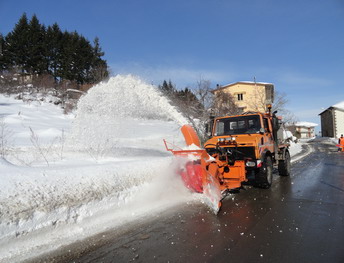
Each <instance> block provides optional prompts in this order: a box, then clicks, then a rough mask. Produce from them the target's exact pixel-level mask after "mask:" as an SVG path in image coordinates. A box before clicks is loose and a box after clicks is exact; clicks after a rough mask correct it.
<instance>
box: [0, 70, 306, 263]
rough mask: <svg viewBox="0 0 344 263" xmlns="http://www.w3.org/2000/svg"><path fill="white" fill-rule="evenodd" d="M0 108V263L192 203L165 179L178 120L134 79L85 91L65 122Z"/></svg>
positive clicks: (44, 108)
mask: <svg viewBox="0 0 344 263" xmlns="http://www.w3.org/2000/svg"><path fill="white" fill-rule="evenodd" d="M0 110H1V111H0V118H1V120H2V121H1V123H0V124H1V125H0V130H1V131H3V134H4V135H6V136H5V137H6V139H7V140H6V143H5V144H4V145H3V147H2V149H3V150H4V151H3V152H4V155H5V156H4V157H5V158H0V176H1V180H0V262H16V261H21V260H23V259H27V258H30V257H31V256H37V255H38V254H39V253H43V252H46V251H49V250H52V249H56V247H58V246H59V245H63V244H67V243H71V242H74V241H76V240H78V239H81V238H85V237H87V236H90V235H92V234H95V233H97V232H100V231H103V230H106V229H108V228H113V227H116V226H118V225H121V224H124V223H126V222H129V221H132V220H138V219H139V218H141V217H142V216H146V215H148V214H150V215H154V214H155V213H156V212H157V211H160V210H161V209H167V208H169V207H172V206H174V205H176V204H179V203H188V202H193V201H195V200H198V201H199V200H200V199H199V198H200V197H199V195H193V194H190V192H189V191H187V190H186V188H185V187H184V186H183V183H182V182H181V180H180V178H179V176H177V175H175V174H174V173H173V170H174V169H173V167H172V160H173V157H172V156H171V154H170V153H168V152H166V150H165V147H164V144H163V139H167V140H168V141H169V142H171V143H174V144H176V145H180V146H183V145H184V140H183V138H182V135H181V133H180V130H179V129H180V127H181V125H182V124H185V123H186V122H187V121H186V120H185V119H184V117H183V116H182V115H181V114H180V113H179V112H178V111H176V109H175V108H173V107H172V106H171V105H170V104H169V103H168V101H167V100H166V99H165V98H163V97H162V96H161V95H160V93H159V92H158V90H157V89H156V88H155V87H153V86H151V85H148V84H146V83H144V82H142V81H141V80H140V79H139V78H136V77H133V76H116V77H113V78H111V79H110V80H109V81H108V82H106V83H101V84H99V85H97V86H95V87H93V88H92V89H91V90H90V91H89V93H88V94H87V95H85V96H84V97H83V98H81V100H80V102H79V104H78V109H77V111H76V112H75V113H74V114H71V115H64V114H63V112H62V110H61V109H60V108H59V107H57V106H55V105H52V104H49V103H44V102H37V101H34V102H30V103H23V102H22V101H18V100H15V99H13V98H12V97H5V96H3V95H0ZM294 149H295V150H293V154H295V153H296V152H298V151H299V150H300V148H294ZM0 150H1V149H0Z"/></svg>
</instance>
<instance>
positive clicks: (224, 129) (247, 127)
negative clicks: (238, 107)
mask: <svg viewBox="0 0 344 263" xmlns="http://www.w3.org/2000/svg"><path fill="white" fill-rule="evenodd" d="M260 128H261V125H260V118H259V115H249V116H240V117H230V118H224V119H218V120H216V127H215V134H214V135H215V136H222V135H233V134H250V133H259V130H260Z"/></svg>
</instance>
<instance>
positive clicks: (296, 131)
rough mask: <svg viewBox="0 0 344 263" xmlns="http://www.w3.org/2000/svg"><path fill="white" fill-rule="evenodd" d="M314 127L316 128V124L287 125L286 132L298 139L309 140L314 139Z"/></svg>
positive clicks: (299, 123)
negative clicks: (288, 131)
mask: <svg viewBox="0 0 344 263" xmlns="http://www.w3.org/2000/svg"><path fill="white" fill-rule="evenodd" d="M316 126H318V124H316V123H313V122H306V121H302V122H296V123H293V124H291V125H288V130H290V131H291V132H292V133H293V135H294V136H295V137H296V138H298V139H310V138H314V137H315V130H314V129H315V127H316Z"/></svg>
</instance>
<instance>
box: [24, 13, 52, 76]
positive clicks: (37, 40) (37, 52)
mask: <svg viewBox="0 0 344 263" xmlns="http://www.w3.org/2000/svg"><path fill="white" fill-rule="evenodd" d="M28 30H29V34H28V37H27V46H28V49H27V50H26V52H27V55H28V59H27V66H26V71H27V72H28V73H29V74H30V75H36V74H38V75H41V74H43V73H46V63H47V62H46V57H45V54H44V53H45V52H44V51H45V50H44V40H45V37H44V36H45V27H44V26H42V25H41V24H40V23H39V20H38V18H37V16H36V15H33V16H32V18H31V20H30V23H29V28H28Z"/></svg>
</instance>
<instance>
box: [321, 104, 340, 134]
mask: <svg viewBox="0 0 344 263" xmlns="http://www.w3.org/2000/svg"><path fill="white" fill-rule="evenodd" d="M319 115H320V121H321V134H322V136H323V137H332V138H338V137H340V135H341V134H344V101H342V102H339V103H337V104H335V105H333V106H331V107H329V108H327V109H326V110H324V111H323V112H322V113H320V114H319Z"/></svg>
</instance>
